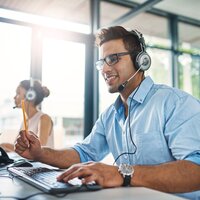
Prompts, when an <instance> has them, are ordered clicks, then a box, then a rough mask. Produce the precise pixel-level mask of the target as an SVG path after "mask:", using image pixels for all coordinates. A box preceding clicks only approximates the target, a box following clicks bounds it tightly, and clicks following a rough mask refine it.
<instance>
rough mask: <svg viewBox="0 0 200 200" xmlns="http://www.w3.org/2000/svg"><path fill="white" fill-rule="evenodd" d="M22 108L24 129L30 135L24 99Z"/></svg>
mask: <svg viewBox="0 0 200 200" xmlns="http://www.w3.org/2000/svg"><path fill="white" fill-rule="evenodd" d="M21 107H22V112H23V120H24V129H25V131H26V133H28V126H27V123H26V114H25V103H24V99H22V100H21Z"/></svg>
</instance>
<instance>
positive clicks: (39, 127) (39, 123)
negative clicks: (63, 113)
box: [0, 80, 54, 152]
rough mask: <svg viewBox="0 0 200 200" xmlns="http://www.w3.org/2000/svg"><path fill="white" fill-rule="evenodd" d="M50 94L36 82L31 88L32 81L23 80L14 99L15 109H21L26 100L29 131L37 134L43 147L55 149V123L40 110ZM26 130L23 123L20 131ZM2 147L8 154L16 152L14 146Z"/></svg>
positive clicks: (4, 145)
mask: <svg viewBox="0 0 200 200" xmlns="http://www.w3.org/2000/svg"><path fill="white" fill-rule="evenodd" d="M49 94H50V92H49V89H48V88H47V87H44V86H42V85H41V83H40V82H39V81H37V80H34V82H33V86H31V82H30V80H23V81H21V82H20V83H19V86H18V87H17V89H16V95H15V97H14V100H15V105H16V106H15V107H14V108H21V100H23V99H24V103H25V113H26V118H27V124H28V130H29V131H32V132H33V133H34V134H36V135H37V136H38V137H39V139H40V143H41V145H43V146H49V147H52V148H53V147H54V133H53V122H52V119H51V117H50V116H49V115H47V114H45V113H43V112H42V111H41V110H40V109H39V105H40V103H41V102H42V101H43V99H44V98H45V97H48V96H49ZM22 129H24V125H23V123H22V125H21V128H20V130H22ZM0 146H1V147H2V148H3V149H4V150H5V151H7V152H10V151H14V145H13V144H10V143H2V144H0Z"/></svg>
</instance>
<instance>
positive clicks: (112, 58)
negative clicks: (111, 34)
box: [96, 52, 132, 70]
mask: <svg viewBox="0 0 200 200" xmlns="http://www.w3.org/2000/svg"><path fill="white" fill-rule="evenodd" d="M128 54H132V52H121V53H114V54H111V55H108V56H106V57H105V58H103V59H100V60H98V61H97V62H96V68H97V70H102V69H103V65H104V62H105V63H106V64H107V65H109V66H112V65H114V64H116V63H117V62H119V57H120V56H125V55H128Z"/></svg>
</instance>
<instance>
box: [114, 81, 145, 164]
mask: <svg viewBox="0 0 200 200" xmlns="http://www.w3.org/2000/svg"><path fill="white" fill-rule="evenodd" d="M142 82H143V80H142V81H141V82H140V84H139V85H138V87H137V89H136V90H135V92H134V94H133V95H132V97H131V101H130V104H129V109H128V128H129V135H130V138H131V143H132V144H133V146H134V148H135V150H134V152H129V151H128V152H123V153H121V154H120V155H118V156H117V158H115V160H114V162H113V165H115V163H116V162H117V160H118V159H119V158H120V157H121V156H122V155H125V154H128V155H134V154H135V153H136V151H137V146H136V144H135V143H134V141H133V137H132V132H131V121H130V120H131V116H130V114H131V104H132V102H133V98H134V96H135V94H136V93H137V91H138V90H139V88H140V85H141V83H142Z"/></svg>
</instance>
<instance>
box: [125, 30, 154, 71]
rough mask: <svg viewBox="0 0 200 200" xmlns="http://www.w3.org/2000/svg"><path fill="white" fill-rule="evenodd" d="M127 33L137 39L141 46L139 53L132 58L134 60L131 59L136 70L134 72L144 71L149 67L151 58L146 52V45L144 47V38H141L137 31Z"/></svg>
mask: <svg viewBox="0 0 200 200" xmlns="http://www.w3.org/2000/svg"><path fill="white" fill-rule="evenodd" d="M129 32H130V33H131V34H132V35H134V36H135V37H136V38H137V40H138V41H139V43H140V46H141V51H140V52H139V53H137V55H136V57H134V58H133V56H132V57H131V58H132V61H133V63H134V65H135V68H136V70H140V71H146V70H148V69H149V67H150V66H151V57H150V56H149V54H148V53H147V52H146V45H145V40H144V37H143V35H142V33H140V32H139V31H137V30H131V31H129Z"/></svg>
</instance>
